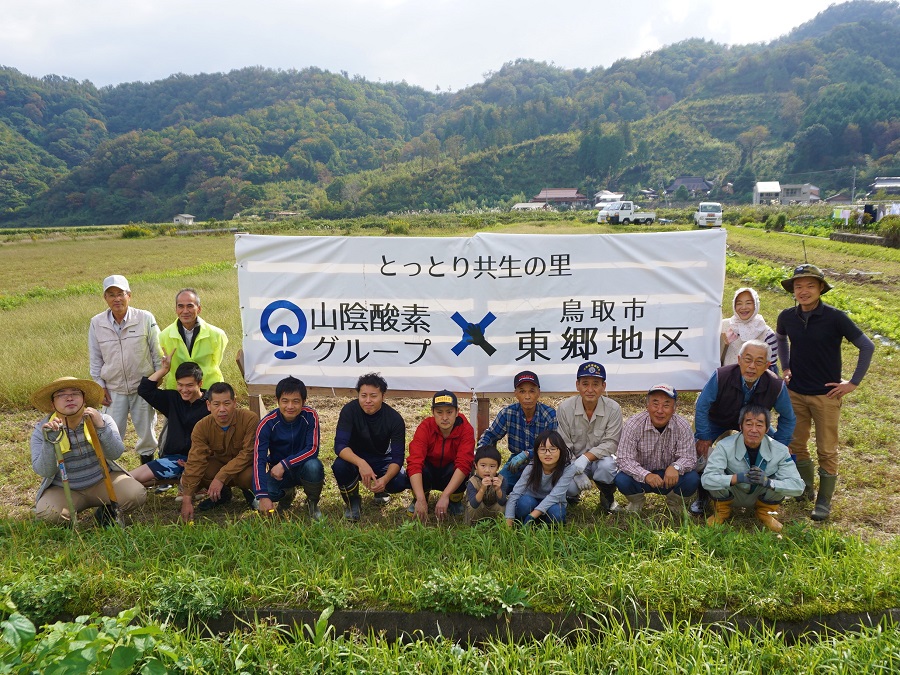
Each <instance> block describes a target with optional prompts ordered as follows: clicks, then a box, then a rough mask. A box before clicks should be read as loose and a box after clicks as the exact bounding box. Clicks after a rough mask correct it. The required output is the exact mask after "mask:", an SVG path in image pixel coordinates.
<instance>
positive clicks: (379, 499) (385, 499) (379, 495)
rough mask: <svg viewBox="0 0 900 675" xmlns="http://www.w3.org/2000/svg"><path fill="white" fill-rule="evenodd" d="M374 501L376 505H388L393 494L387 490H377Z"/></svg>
mask: <svg viewBox="0 0 900 675" xmlns="http://www.w3.org/2000/svg"><path fill="white" fill-rule="evenodd" d="M372 501H373V502H374V503H375V506H387V505H388V504H390V502H391V496H390V495H389V494H388V493H387V492H376V493H375V495H374V496H373V497H372Z"/></svg>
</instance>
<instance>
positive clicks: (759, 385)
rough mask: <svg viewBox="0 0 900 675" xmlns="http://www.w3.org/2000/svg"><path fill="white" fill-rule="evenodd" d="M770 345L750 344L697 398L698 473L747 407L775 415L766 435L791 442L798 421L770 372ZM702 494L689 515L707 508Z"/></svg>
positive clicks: (736, 426)
mask: <svg viewBox="0 0 900 675" xmlns="http://www.w3.org/2000/svg"><path fill="white" fill-rule="evenodd" d="M770 361H771V353H770V351H769V345H767V344H766V343H765V342H762V341H760V340H749V341H747V342H745V343H744V345H743V347H741V351H740V354H739V355H738V362H737V363H736V364H732V365H729V366H722V367H721V368H717V369H716V370H715V371H714V372H713V374H712V377H710V378H709V381H708V382H707V383H706V385H705V386H704V387H703V390H702V391H701V392H700V395H699V396H698V397H697V404H696V408H695V410H694V438H695V439H696V445H697V462H698V471H701V472H702V470H703V466H705V464H706V457H707V454H708V453H709V449H710V447H711V446H712V444H713V442H714V441H715V440H716V439H717V438H719V437H720V436H722V435H724V434H726V433H727V432H729V431H740V424H739V423H738V415H739V414H740V412H741V409H742V408H743V407H744V406H745V405H748V404H751V403H752V404H754V405H760V406H762V407H763V408H765V409H766V410H772V409H773V408H774V409H775V412H777V413H778V428H777V429H769V431H768V435H769V436H771V437H772V438H774V439H775V440H776V441H778V442H779V443H782V444H783V445H788V444H789V443H790V442H791V436H792V435H793V433H794V426H795V425H796V424H797V418H796V416H795V415H794V408H793V406H792V405H791V397H790V395H789V394H788V390H787V387H785V386H784V380H782V379H781V378H780V377H778V376H777V375H776V374H775V373H773V372H772V371H771V370H768V367H769V363H770ZM705 492H706V491H705V490H701V493H700V494H699V495H698V498H697V501H695V502H694V503H693V504H691V513H693V514H694V515H700V514H702V513H703V511H704V509H705V507H706V494H705Z"/></svg>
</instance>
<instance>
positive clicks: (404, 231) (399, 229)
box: [384, 220, 409, 236]
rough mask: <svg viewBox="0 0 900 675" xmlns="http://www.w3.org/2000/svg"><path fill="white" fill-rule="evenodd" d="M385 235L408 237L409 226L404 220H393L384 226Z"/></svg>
mask: <svg viewBox="0 0 900 675" xmlns="http://www.w3.org/2000/svg"><path fill="white" fill-rule="evenodd" d="M384 233H385V234H397V235H402V236H406V235H408V234H409V225H408V224H406V223H404V222H403V221H402V220H392V221H390V222H388V224H387V225H385V226H384Z"/></svg>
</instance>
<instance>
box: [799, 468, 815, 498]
mask: <svg viewBox="0 0 900 675" xmlns="http://www.w3.org/2000/svg"><path fill="white" fill-rule="evenodd" d="M797 473H799V474H800V478H802V479H803V483H804V484H805V486H806V487H804V488H803V494H802V495H800V496H799V497H797V498H796V499H797V501H798V502H811V501H812V500H813V498H814V497H815V496H816V471H815V467H813V463H812V460H811V459H798V460H797Z"/></svg>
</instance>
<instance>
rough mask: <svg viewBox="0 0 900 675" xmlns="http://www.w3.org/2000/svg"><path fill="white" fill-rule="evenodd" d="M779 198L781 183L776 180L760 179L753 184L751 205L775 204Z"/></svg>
mask: <svg viewBox="0 0 900 675" xmlns="http://www.w3.org/2000/svg"><path fill="white" fill-rule="evenodd" d="M780 199H781V185H780V184H779V183H778V181H777V180H770V181H760V182H759V183H757V184H756V185H754V186H753V205H754V206H757V205H759V204H777V203H779V200H780Z"/></svg>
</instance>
